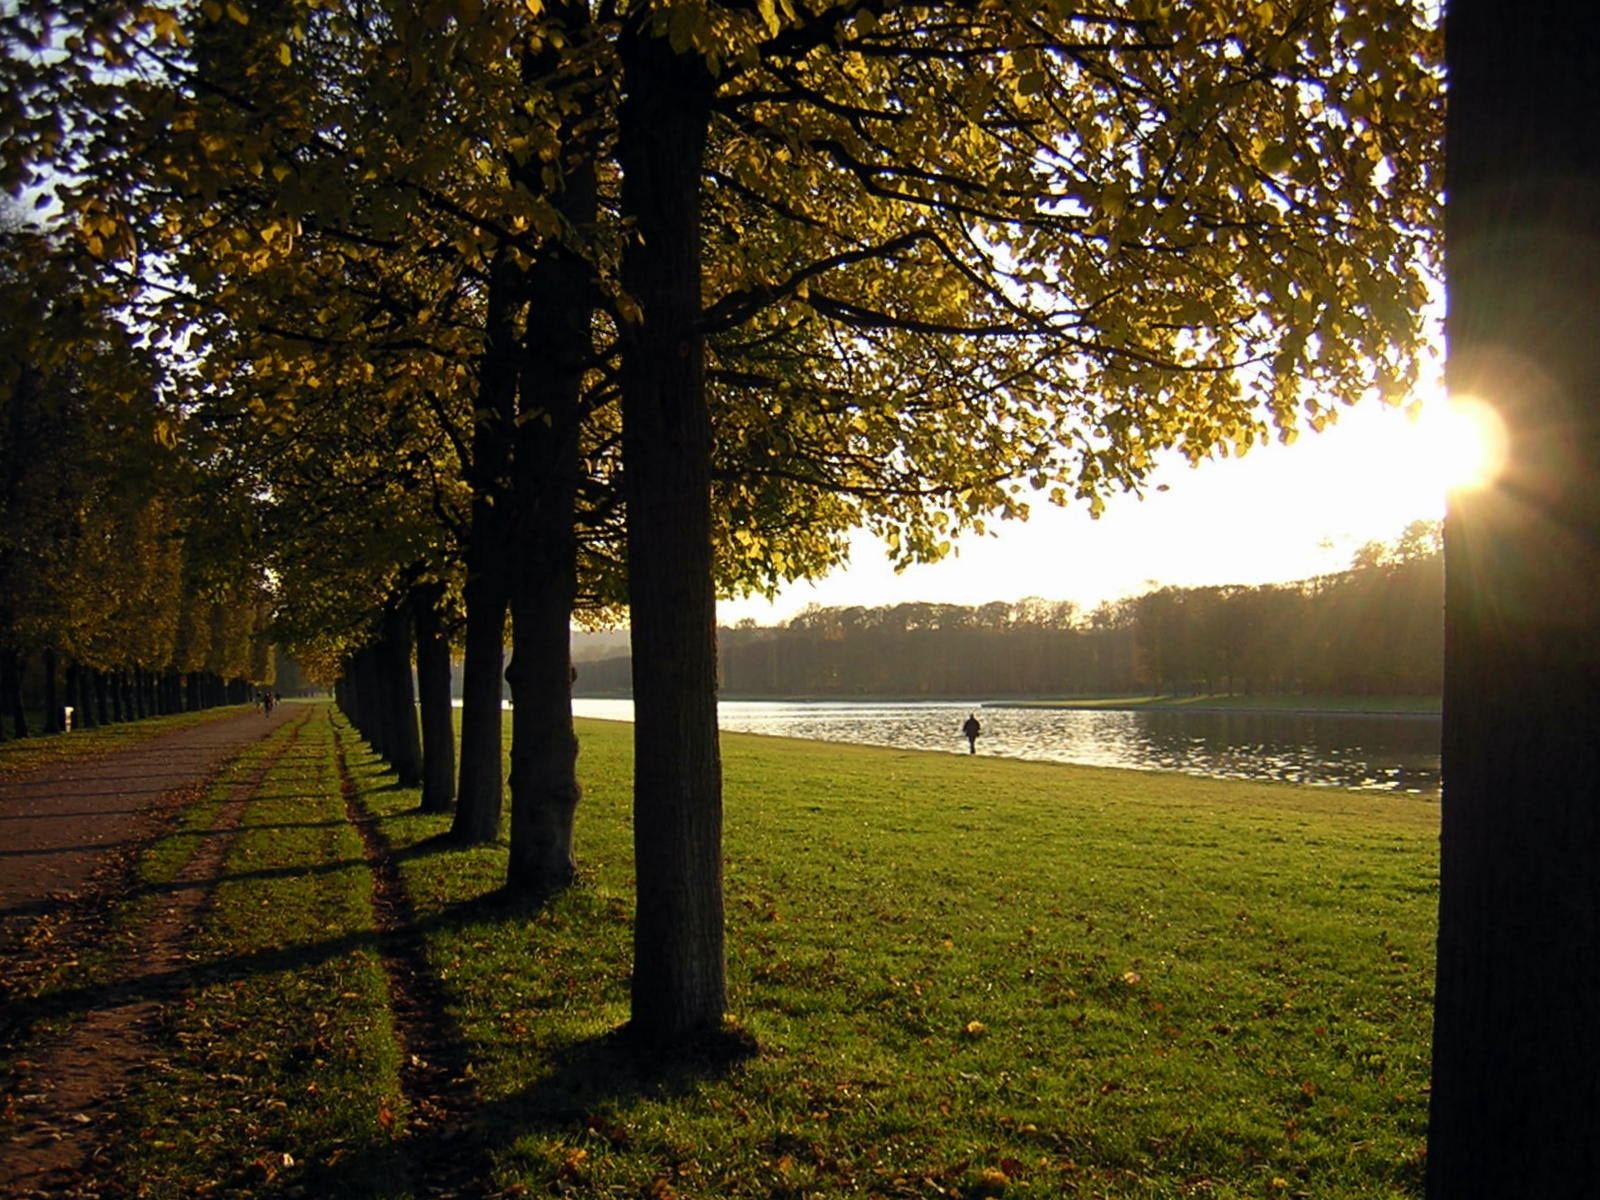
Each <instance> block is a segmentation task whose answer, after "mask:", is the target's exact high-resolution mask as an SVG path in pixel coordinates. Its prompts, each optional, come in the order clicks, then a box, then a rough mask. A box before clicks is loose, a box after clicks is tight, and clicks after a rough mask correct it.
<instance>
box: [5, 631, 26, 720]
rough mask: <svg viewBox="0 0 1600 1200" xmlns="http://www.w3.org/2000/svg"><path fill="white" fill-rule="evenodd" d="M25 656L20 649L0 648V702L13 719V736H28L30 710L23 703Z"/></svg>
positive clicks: (6, 714)
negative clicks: (23, 656)
mask: <svg viewBox="0 0 1600 1200" xmlns="http://www.w3.org/2000/svg"><path fill="white" fill-rule="evenodd" d="M22 668H23V658H22V654H21V652H20V651H17V650H9V649H8V650H0V704H3V705H4V706H5V714H4V715H5V716H7V717H9V718H10V719H11V733H12V736H13V737H18V738H25V737H27V736H28V712H27V709H26V708H24V707H23V703H22Z"/></svg>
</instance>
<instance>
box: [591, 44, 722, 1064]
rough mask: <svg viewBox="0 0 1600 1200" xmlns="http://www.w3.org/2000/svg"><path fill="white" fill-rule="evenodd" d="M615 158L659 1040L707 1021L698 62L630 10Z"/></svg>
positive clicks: (646, 945) (644, 831)
mask: <svg viewBox="0 0 1600 1200" xmlns="http://www.w3.org/2000/svg"><path fill="white" fill-rule="evenodd" d="M619 51H620V54H621V59H622V69H623V91H624V95H625V97H626V99H625V100H624V102H623V105H622V108H621V112H620V114H619V125H618V142H617V157H618V160H619V161H620V163H621V166H622V171H623V184H622V211H623V215H624V217H625V218H627V219H632V220H634V221H636V222H637V224H636V228H635V231H634V232H635V236H633V237H631V238H630V239H629V240H628V241H627V243H626V248H625V251H624V254H623V260H622V284H623V288H624V290H625V291H626V293H627V294H628V295H629V296H630V297H631V298H632V299H633V300H634V301H635V303H637V304H638V306H639V308H640V310H641V312H642V317H641V318H640V319H638V320H634V321H628V322H626V323H625V324H624V328H623V333H622V397H623V399H622V413H623V463H624V469H623V472H624V478H625V482H626V496H627V504H628V602H629V609H630V613H631V619H632V627H633V697H634V711H635V721H634V863H635V868H636V871H637V877H638V911H637V915H636V917H635V921H634V969H633V984H632V1032H633V1033H634V1035H635V1036H636V1037H637V1038H638V1039H639V1041H640V1042H641V1043H642V1044H643V1045H645V1046H647V1047H649V1048H652V1049H656V1050H670V1049H671V1048H673V1047H675V1046H678V1045H682V1044H685V1043H687V1042H690V1041H692V1040H694V1039H696V1038H697V1037H701V1036H704V1035H707V1034H712V1033H715V1032H716V1031H718V1030H719V1029H720V1028H721V1025H722V1020H723V1014H724V1011H725V1009H726V1005H727V985H726V969H725V964H724V951H723V903H722V767H721V761H720V757H719V750H718V745H717V698H716V630H715V603H714V600H715V596H714V591H713V586H712V564H711V528H710V517H711V505H710V462H711V427H710V417H709V412H708V409H707V404H706V395H705V373H704V372H705V367H704V345H703V342H702V339H701V336H700V333H699V331H698V328H697V321H698V317H699V308H700V229H699V218H700V203H699V186H700V170H701V159H702V156H703V154H704V150H705V139H706V128H707V123H708V113H709V109H710V101H711V96H712V92H713V85H712V80H711V77H710V75H709V74H708V73H707V71H706V68H705V65H704V63H703V62H702V61H701V60H699V59H698V58H696V57H693V56H679V55H676V54H674V53H673V52H672V50H671V49H670V47H669V46H668V45H667V43H666V42H665V41H664V40H662V39H659V38H655V37H651V36H649V35H648V33H647V32H646V31H643V30H641V29H639V28H637V27H636V24H635V23H630V24H629V25H628V27H626V28H625V29H624V31H623V33H622V34H621V37H620V41H619Z"/></svg>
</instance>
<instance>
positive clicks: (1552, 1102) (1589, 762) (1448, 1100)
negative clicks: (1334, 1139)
mask: <svg viewBox="0 0 1600 1200" xmlns="http://www.w3.org/2000/svg"><path fill="white" fill-rule="evenodd" d="M1504 18H1505V12H1504V10H1503V9H1501V8H1500V7H1498V6H1496V5H1494V4H1490V3H1485V2H1484V0H1455V2H1453V3H1452V4H1451V5H1450V8H1449V12H1448V18H1447V28H1448V54H1449V66H1450V79H1451V83H1450V87H1451V98H1450V116H1449V133H1448V138H1447V143H1446V149H1447V153H1446V174H1447V181H1448V188H1449V204H1448V206H1447V209H1446V214H1445V247H1446V255H1447V279H1448V298H1449V318H1448V333H1449V343H1450V360H1449V367H1448V375H1449V383H1450V388H1451V391H1452V392H1453V393H1457V394H1465V395H1472V396H1477V397H1479V398H1481V399H1484V400H1487V401H1489V402H1491V403H1493V404H1494V405H1495V406H1496V408H1497V410H1498V412H1499V414H1500V416H1501V417H1502V419H1503V420H1504V421H1505V424H1506V427H1507V432H1508V442H1509V458H1508V461H1507V464H1506V468H1505V471H1504V473H1503V475H1502V477H1501V478H1500V480H1499V482H1498V484H1497V485H1496V486H1494V487H1493V488H1490V489H1486V490H1483V491H1481V492H1478V493H1472V494H1465V493H1464V494H1457V495H1455V496H1454V497H1452V500H1451V505H1450V512H1449V515H1448V517H1447V518H1446V522H1445V555H1446V587H1445V597H1446V599H1445V626H1446V629H1445V693H1444V751H1443V789H1442V798H1441V808H1442V818H1443V828H1442V836H1441V861H1440V904H1439V958H1438V983H1437V1001H1436V1012H1435V1023H1434V1063H1433V1071H1434V1077H1433V1096H1432V1115H1431V1127H1430V1133H1429V1146H1428V1195H1429V1196H1430V1197H1435V1198H1437V1200H1461V1198H1463V1197H1465V1198H1471V1197H1475V1196H1485V1197H1487V1196H1506V1195H1539V1196H1570V1197H1579V1196H1592V1195H1593V1194H1594V1192H1595V1188H1596V1185H1597V1181H1600V1088H1597V1087H1596V1086H1595V1064H1596V1063H1597V1062H1600V1022H1597V1021H1596V1020H1595V1013H1594V1003H1595V997H1596V996H1597V995H1600V890H1597V888H1596V883H1595V881H1596V878H1597V866H1600V861H1597V858H1600V805H1597V804H1596V803H1595V787H1596V780H1597V778H1600V740H1597V739H1596V737H1595V733H1594V731H1595V729H1596V727H1597V725H1600V686H1597V681H1600V591H1597V589H1596V587H1595V580H1596V579H1597V578H1600V491H1597V489H1596V488H1595V486H1594V481H1595V479H1596V478H1600V342H1597V341H1596V339H1595V337H1594V333H1593V331H1594V329H1595V328H1596V327H1597V325H1600V254H1597V253H1596V246H1597V245H1600V203H1597V197H1600V130H1597V129H1596V128H1595V127H1594V125H1593V124H1592V123H1589V122H1582V121H1579V122H1574V121H1573V120H1572V119H1571V116H1572V114H1573V113H1577V112H1586V111H1589V110H1590V109H1592V108H1593V107H1594V105H1595V104H1596V102H1597V101H1600V76H1597V75H1596V73H1595V71H1594V69H1593V61H1592V60H1593V52H1592V49H1591V47H1590V46H1589V44H1588V42H1587V40H1586V39H1584V38H1575V37H1573V36H1572V29H1571V27H1570V25H1569V24H1568V22H1567V19H1566V16H1565V14H1564V12H1558V11H1557V8H1556V6H1555V5H1552V4H1536V5H1532V6H1525V7H1524V8H1523V9H1521V10H1519V12H1518V13H1517V18H1516V20H1514V21H1509V22H1508V21H1506V20H1505V19H1504Z"/></svg>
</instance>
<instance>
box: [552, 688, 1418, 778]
mask: <svg viewBox="0 0 1600 1200" xmlns="http://www.w3.org/2000/svg"><path fill="white" fill-rule="evenodd" d="M572 709H573V712H574V713H575V714H577V715H578V716H582V717H599V718H602V719H607V720H618V721H631V720H632V719H633V701H631V700H574V701H573V702H572ZM718 711H719V717H720V724H721V727H722V728H723V729H726V730H733V731H738V732H743V733H766V734H775V735H778V736H780V737H798V738H815V739H817V740H820V741H826V742H858V743H862V744H865V745H870V746H895V747H899V748H901V749H907V750H941V751H945V752H946V753H950V754H965V753H966V752H967V743H966V739H965V738H963V737H962V736H961V723H962V721H964V720H965V719H966V716H967V713H968V712H971V711H976V712H977V715H978V720H979V721H980V722H982V724H983V735H982V736H981V737H980V738H979V739H978V753H980V754H987V755H992V756H996V757H1000V758H1023V759H1033V760H1037V761H1042V762H1064V763H1080V764H1083V765H1086V766H1095V767H1131V768H1133V769H1135V770H1146V771H1182V772H1185V773H1187V774H1191V775H1208V776H1212V777H1214V778H1219V779H1261V780H1277V781H1280V782H1288V783H1310V784H1322V785H1325V786H1331V787H1347V788H1362V789H1366V790H1371V791H1389V792H1402V793H1408V794H1414V795H1422V796H1435V797H1436V796H1438V794H1439V727H1440V722H1439V718H1438V716H1436V715H1428V714H1419V715H1410V714H1403V715H1395V714H1387V713H1386V714H1381V715H1380V714H1373V715H1368V714H1352V713H1285V712H1180V711H1174V710H1171V709H1162V710H1151V711H1111V710H1101V709H1061V708H1053V709H1052V708H980V709H977V710H974V709H973V708H972V706H971V705H965V704H955V703H951V702H948V701H929V702H924V703H915V702H885V703H877V702H870V701H798V700H794V701H789V700H778V701H753V700H724V701H722V702H721V704H720V706H719V710H718Z"/></svg>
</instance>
